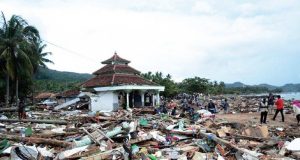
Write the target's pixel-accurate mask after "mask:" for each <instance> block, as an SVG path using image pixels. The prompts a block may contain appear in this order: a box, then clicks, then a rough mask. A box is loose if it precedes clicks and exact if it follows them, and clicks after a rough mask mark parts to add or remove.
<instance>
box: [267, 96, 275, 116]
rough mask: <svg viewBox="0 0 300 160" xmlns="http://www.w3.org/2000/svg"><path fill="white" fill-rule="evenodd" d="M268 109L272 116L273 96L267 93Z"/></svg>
mask: <svg viewBox="0 0 300 160" xmlns="http://www.w3.org/2000/svg"><path fill="white" fill-rule="evenodd" d="M268 109H269V113H270V114H273V110H274V96H273V94H272V93H269V97H268Z"/></svg>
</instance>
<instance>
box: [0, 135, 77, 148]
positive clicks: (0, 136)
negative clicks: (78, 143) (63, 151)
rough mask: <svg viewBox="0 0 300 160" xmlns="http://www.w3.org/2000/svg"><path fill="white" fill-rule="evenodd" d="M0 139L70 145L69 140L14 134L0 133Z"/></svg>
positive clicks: (62, 145) (61, 145)
mask: <svg viewBox="0 0 300 160" xmlns="http://www.w3.org/2000/svg"><path fill="white" fill-rule="evenodd" d="M0 139H7V140H11V141H16V142H28V143H35V144H47V145H51V146H60V147H64V148H67V147H70V146H71V145H72V143H71V142H65V141H59V140H55V139H46V138H35V137H21V136H16V135H6V134H0Z"/></svg>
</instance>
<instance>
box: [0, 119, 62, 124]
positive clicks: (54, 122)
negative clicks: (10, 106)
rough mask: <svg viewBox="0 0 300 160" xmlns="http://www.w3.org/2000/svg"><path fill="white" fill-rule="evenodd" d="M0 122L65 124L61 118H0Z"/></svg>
mask: <svg viewBox="0 0 300 160" xmlns="http://www.w3.org/2000/svg"><path fill="white" fill-rule="evenodd" d="M0 122H31V123H48V124H67V123H68V122H67V121H62V120H43V119H21V120H20V119H0Z"/></svg>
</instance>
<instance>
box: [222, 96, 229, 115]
mask: <svg viewBox="0 0 300 160" xmlns="http://www.w3.org/2000/svg"><path fill="white" fill-rule="evenodd" d="M222 107H223V109H224V113H228V108H229V104H228V102H227V99H226V98H225V100H224V102H223V104H222Z"/></svg>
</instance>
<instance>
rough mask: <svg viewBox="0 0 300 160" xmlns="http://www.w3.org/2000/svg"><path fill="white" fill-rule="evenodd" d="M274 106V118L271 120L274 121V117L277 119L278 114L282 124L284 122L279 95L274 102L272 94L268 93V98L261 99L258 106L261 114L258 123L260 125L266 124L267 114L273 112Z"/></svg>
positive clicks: (282, 107)
mask: <svg viewBox="0 0 300 160" xmlns="http://www.w3.org/2000/svg"><path fill="white" fill-rule="evenodd" d="M274 104H275V106H276V112H275V114H274V117H273V118H272V120H275V119H276V117H277V114H278V113H279V112H280V114H281V118H282V122H284V113H283V109H284V100H283V99H282V98H281V96H280V95H278V96H277V99H276V100H275V98H274V96H273V94H271V93H270V94H269V96H268V98H263V99H262V101H261V102H260V105H259V111H260V113H261V116H260V123H261V124H262V123H267V116H268V112H270V113H272V112H273V107H274Z"/></svg>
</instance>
